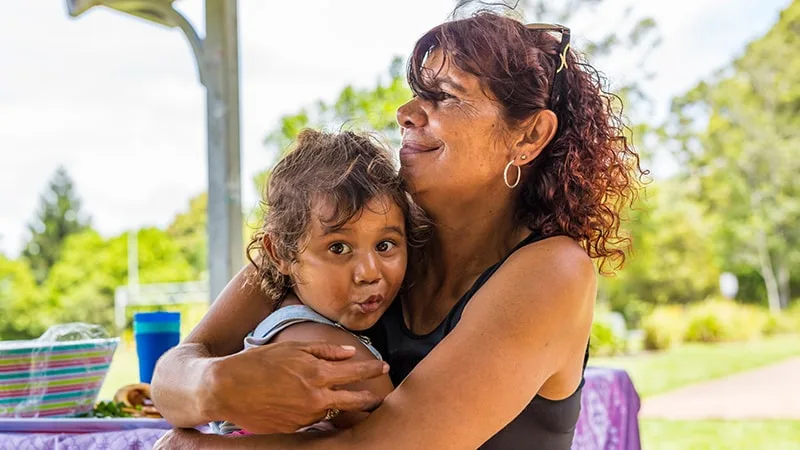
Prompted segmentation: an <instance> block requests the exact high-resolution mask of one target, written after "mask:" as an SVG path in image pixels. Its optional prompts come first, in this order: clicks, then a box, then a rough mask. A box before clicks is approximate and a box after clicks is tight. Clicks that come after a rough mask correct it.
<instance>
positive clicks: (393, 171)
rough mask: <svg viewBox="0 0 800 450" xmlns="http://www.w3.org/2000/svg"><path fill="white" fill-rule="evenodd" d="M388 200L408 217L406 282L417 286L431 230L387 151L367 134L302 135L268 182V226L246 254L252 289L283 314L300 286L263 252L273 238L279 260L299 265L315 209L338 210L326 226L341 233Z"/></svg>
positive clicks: (305, 132)
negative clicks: (322, 204)
mask: <svg viewBox="0 0 800 450" xmlns="http://www.w3.org/2000/svg"><path fill="white" fill-rule="evenodd" d="M384 195H385V196H387V197H388V198H390V199H391V200H392V201H394V202H395V203H396V204H397V206H399V207H400V209H401V210H402V212H403V215H404V217H405V222H406V224H405V225H406V242H407V243H408V250H409V258H408V265H409V269H408V270H406V280H408V279H413V278H411V277H412V276H413V275H412V274H413V273H414V271H415V270H419V268H420V267H421V266H422V262H423V261H422V259H423V256H422V247H423V244H424V243H425V242H426V241H427V239H428V236H429V234H430V230H431V227H430V224H429V222H428V220H427V219H426V218H425V215H424V213H423V211H422V209H421V208H420V207H419V206H417V205H416V204H415V203H414V202H413V201H412V200H411V198H410V196H409V195H408V193H407V192H406V191H405V189H404V188H403V183H402V180H401V179H400V177H399V176H398V172H397V168H396V166H395V164H394V162H393V161H392V158H391V156H390V155H389V153H388V151H387V150H386V149H385V148H384V147H383V146H382V145H380V144H379V143H378V141H377V139H375V138H374V137H372V136H370V135H367V134H356V133H353V132H350V131H342V132H338V133H326V132H320V131H314V130H310V129H306V130H303V131H302V132H301V133H300V135H299V136H298V137H297V140H296V142H295V148H294V149H293V150H292V151H291V152H290V153H289V154H288V155H286V156H285V157H284V158H283V159H281V161H280V162H278V164H276V165H275V167H274V168H273V170H272V174H271V175H270V177H269V182H268V184H267V186H266V189H265V192H264V200H263V202H262V205H263V206H264V208H265V215H264V223H263V225H262V226H261V228H260V229H259V230H258V231H257V232H255V233H254V234H253V236H252V238H251V239H250V243H249V244H248V246H247V258H248V259H249V260H250V263H251V264H253V266H255V269H256V270H255V271H254V272H253V273H252V275H251V279H253V278H254V280H252V281H255V282H257V283H258V284H259V285H260V286H261V288H262V289H263V290H264V292H266V293H267V295H269V297H270V298H271V299H272V301H273V304H274V306H275V307H278V306H279V305H280V303H281V302H282V301H283V299H284V297H286V294H287V293H288V292H289V291H290V289H291V288H292V286H293V285H294V281H293V280H292V277H291V276H289V275H285V274H282V273H281V272H280V271H279V270H278V264H277V263H278V261H275V260H273V259H272V257H271V256H270V252H269V251H267V249H266V248H265V247H264V245H265V243H264V237H265V236H268V237H269V240H270V242H271V245H272V250H273V252H274V257H275V258H276V259H278V260H281V261H287V262H295V261H296V260H297V255H298V254H299V253H301V252H302V249H303V245H304V242H303V241H304V239H305V238H306V237H307V233H308V230H309V225H310V224H311V220H312V208H313V206H314V205H313V204H314V202H315V201H328V202H331V204H333V205H334V212H333V215H332V216H331V217H326V218H325V222H326V226H330V227H331V228H333V229H336V228H338V227H341V226H343V225H344V224H346V223H347V222H348V221H350V220H351V219H352V218H353V217H354V216H355V215H356V214H358V213H359V212H360V211H362V210H363V209H364V208H365V207H366V206H367V204H368V203H369V202H370V201H371V200H373V199H374V198H376V197H378V196H384Z"/></svg>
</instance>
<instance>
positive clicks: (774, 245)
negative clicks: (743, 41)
mask: <svg viewBox="0 0 800 450" xmlns="http://www.w3.org/2000/svg"><path fill="white" fill-rule="evenodd" d="M798 53H800V1H795V2H793V3H792V4H791V5H790V6H789V7H788V8H787V9H786V10H784V11H783V12H782V13H781V16H780V19H779V21H778V23H777V24H776V25H775V26H773V28H772V29H771V30H770V31H769V32H767V34H766V35H765V36H763V37H761V38H759V39H757V40H755V41H754V42H752V43H750V44H749V45H748V46H747V48H746V50H745V52H744V54H743V55H742V56H741V57H740V58H739V59H737V60H736V61H734V62H733V63H732V64H731V65H730V67H726V68H725V69H723V70H721V71H719V72H718V73H717V74H716V75H715V76H714V77H713V78H712V79H711V80H709V81H706V82H702V83H699V84H698V85H697V86H696V87H694V88H693V89H691V90H690V91H689V92H688V93H686V94H685V95H684V96H682V97H680V98H677V99H675V100H674V101H673V112H674V114H675V119H674V120H673V121H672V122H671V123H670V125H669V126H670V127H671V128H670V130H669V131H670V132H671V133H672V134H673V135H674V136H675V138H676V141H677V142H678V144H679V149H678V151H677V154H678V156H679V157H680V158H681V162H682V165H681V166H682V167H684V168H685V170H684V173H683V175H684V177H685V179H686V181H687V183H690V185H691V186H692V187H693V188H694V195H695V196H696V197H697V198H698V199H700V200H701V201H702V202H703V204H704V206H705V209H706V213H707V214H708V215H709V217H712V218H713V220H714V223H715V225H716V233H717V239H718V242H719V245H720V246H721V248H722V249H723V250H722V252H723V253H724V255H725V257H726V261H725V263H726V268H727V269H730V270H735V271H738V272H739V273H742V272H744V274H746V273H747V271H748V270H750V271H757V272H758V273H759V274H760V275H761V278H762V279H763V283H764V291H765V292H766V296H767V301H768V304H769V306H770V309H772V310H773V311H777V310H779V309H781V308H784V307H786V305H787V304H788V301H789V299H790V298H791V277H792V275H793V274H792V271H793V270H794V276H797V275H798V269H797V268H798V267H800V227H798V226H797V224H798V223H800V178H798V176H797V174H798V173H800V114H798V113H799V112H800V89H799V88H798V86H800V61H798V60H797V58H795V55H797V54H798ZM793 268H794V269H793Z"/></svg>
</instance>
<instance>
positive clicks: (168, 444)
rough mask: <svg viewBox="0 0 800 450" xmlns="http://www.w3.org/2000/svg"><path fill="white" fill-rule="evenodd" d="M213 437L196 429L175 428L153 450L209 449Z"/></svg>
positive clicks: (158, 441) (157, 442)
mask: <svg viewBox="0 0 800 450" xmlns="http://www.w3.org/2000/svg"><path fill="white" fill-rule="evenodd" d="M211 437H212V436H204V435H203V433H201V432H199V431H197V430H195V429H194V428H173V429H171V430H169V431H167V432H166V434H164V435H163V436H161V438H160V439H159V440H157V441H156V443H155V444H154V445H153V450H173V449H181V450H190V449H193V448H208V447H207V446H206V445H207V444H210V443H211V442H210V440H209V438H211ZM198 438H200V439H198ZM203 438H205V439H203Z"/></svg>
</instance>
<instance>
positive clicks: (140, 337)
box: [133, 311, 181, 383]
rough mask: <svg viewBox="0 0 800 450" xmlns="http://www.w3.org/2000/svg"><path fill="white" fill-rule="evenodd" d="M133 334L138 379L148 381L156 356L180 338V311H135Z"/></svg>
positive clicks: (176, 342) (164, 351)
mask: <svg viewBox="0 0 800 450" xmlns="http://www.w3.org/2000/svg"><path fill="white" fill-rule="evenodd" d="M133 335H134V337H135V339H136V355H137V356H138V357H139V380H140V382H142V383H150V381H151V380H152V379H153V370H154V369H155V368H156V361H158V358H160V357H161V355H163V354H164V353H166V352H167V350H169V349H171V348H172V347H175V346H176V345H178V342H180V340H181V313H179V312H162V311H159V312H144V313H136V314H134V315H133Z"/></svg>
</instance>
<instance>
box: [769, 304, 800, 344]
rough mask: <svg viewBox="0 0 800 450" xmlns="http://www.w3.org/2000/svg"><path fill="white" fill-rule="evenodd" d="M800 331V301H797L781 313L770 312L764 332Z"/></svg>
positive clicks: (772, 333) (783, 332) (770, 333)
mask: <svg viewBox="0 0 800 450" xmlns="http://www.w3.org/2000/svg"><path fill="white" fill-rule="evenodd" d="M785 333H800V302H798V301H795V302H794V303H793V304H790V306H789V308H788V309H787V310H785V311H781V312H780V314H770V315H769V317H768V318H767V322H766V324H765V325H764V334H765V335H767V336H771V335H774V334H785Z"/></svg>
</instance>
